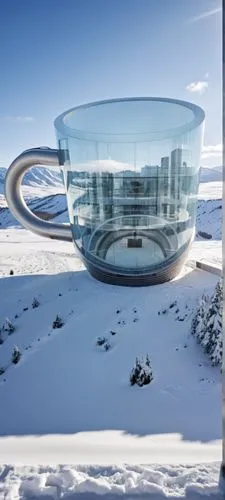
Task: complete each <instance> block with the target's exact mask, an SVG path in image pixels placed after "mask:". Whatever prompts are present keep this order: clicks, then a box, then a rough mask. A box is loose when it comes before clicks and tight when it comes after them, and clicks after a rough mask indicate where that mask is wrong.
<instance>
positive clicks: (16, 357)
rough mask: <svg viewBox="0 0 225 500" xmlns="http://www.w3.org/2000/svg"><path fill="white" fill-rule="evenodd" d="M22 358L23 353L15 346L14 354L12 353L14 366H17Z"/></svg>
mask: <svg viewBox="0 0 225 500" xmlns="http://www.w3.org/2000/svg"><path fill="white" fill-rule="evenodd" d="M21 356H22V353H21V351H20V350H19V348H18V347H17V346H15V347H14V348H13V352H12V363H13V364H14V365H17V363H19V360H20V358H21Z"/></svg>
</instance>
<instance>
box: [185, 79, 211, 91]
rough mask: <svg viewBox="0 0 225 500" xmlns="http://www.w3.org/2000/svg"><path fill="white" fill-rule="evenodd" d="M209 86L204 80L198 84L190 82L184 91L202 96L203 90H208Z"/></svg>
mask: <svg viewBox="0 0 225 500" xmlns="http://www.w3.org/2000/svg"><path fill="white" fill-rule="evenodd" d="M208 86H209V84H208V82H206V81H205V80H202V81H199V82H191V83H189V84H188V85H187V87H186V90H188V91H189V92H198V93H199V94H203V92H205V90H206V89H207V88H208Z"/></svg>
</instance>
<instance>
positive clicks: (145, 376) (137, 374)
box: [130, 354, 153, 387]
mask: <svg viewBox="0 0 225 500" xmlns="http://www.w3.org/2000/svg"><path fill="white" fill-rule="evenodd" d="M152 380H153V374H152V369H151V363H150V359H149V356H148V354H147V356H146V358H145V360H143V359H142V360H139V358H136V362H135V366H134V368H133V369H132V371H131V374H130V384H131V385H135V384H136V385H138V386H139V387H143V386H144V385H147V384H150V383H151V382H152Z"/></svg>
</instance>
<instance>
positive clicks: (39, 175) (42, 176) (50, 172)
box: [0, 167, 63, 193]
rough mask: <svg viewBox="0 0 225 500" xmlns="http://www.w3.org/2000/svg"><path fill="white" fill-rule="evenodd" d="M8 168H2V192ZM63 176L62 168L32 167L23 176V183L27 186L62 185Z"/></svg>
mask: <svg viewBox="0 0 225 500" xmlns="http://www.w3.org/2000/svg"><path fill="white" fill-rule="evenodd" d="M6 172H7V169H6V168H0V192H2V193H3V191H4V179H5V175H6ZM62 183H63V178H62V173H61V170H58V171H57V170H55V169H53V168H52V169H51V168H47V167H33V168H31V169H30V170H29V171H28V172H27V173H26V174H25V176H24V178H23V184H24V185H25V186H33V187H39V186H45V187H47V186H55V187H57V186H62Z"/></svg>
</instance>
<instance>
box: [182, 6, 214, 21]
mask: <svg viewBox="0 0 225 500" xmlns="http://www.w3.org/2000/svg"><path fill="white" fill-rule="evenodd" d="M219 12H222V7H216V8H215V9H211V10H206V11H205V12H202V13H201V14H199V15H197V16H194V17H191V19H189V20H188V23H196V22H197V21H201V20H202V19H206V18H207V17H211V16H214V15H215V14H218V13H219Z"/></svg>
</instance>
